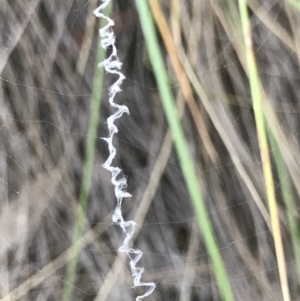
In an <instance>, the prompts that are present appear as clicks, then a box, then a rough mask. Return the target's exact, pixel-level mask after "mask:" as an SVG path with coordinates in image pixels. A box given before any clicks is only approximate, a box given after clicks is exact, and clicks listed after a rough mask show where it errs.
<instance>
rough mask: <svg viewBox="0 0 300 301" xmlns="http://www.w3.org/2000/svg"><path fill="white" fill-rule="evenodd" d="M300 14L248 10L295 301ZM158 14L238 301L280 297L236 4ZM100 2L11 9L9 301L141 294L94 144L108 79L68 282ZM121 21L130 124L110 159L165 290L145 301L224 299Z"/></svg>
mask: <svg viewBox="0 0 300 301" xmlns="http://www.w3.org/2000/svg"><path fill="white" fill-rule="evenodd" d="M149 2H151V1H149ZM291 3H292V2H291ZM291 3H290V2H289V1H284V0H248V6H249V14H250V18H251V26H252V27H251V28H252V35H253V48H254V53H255V57H256V60H257V65H258V71H259V75H260V79H261V84H262V87H263V89H262V90H263V93H262V94H263V97H262V98H263V102H264V107H265V116H266V125H267V128H268V129H269V131H272V133H273V136H274V137H275V139H274V137H273V136H272V137H273V138H272V137H271V136H269V154H270V156H271V160H272V171H273V179H274V191H275V196H276V200H277V206H278V211H279V219H280V228H281V233H282V240H283V245H284V254H285V262H284V263H283V265H284V266H285V267H286V270H287V277H288V281H289V291H290V295H291V299H290V300H294V301H296V300H300V292H299V277H298V275H297V265H298V266H299V264H300V263H299V260H297V254H298V253H297V252H295V251H296V250H297V237H298V236H299V233H298V210H299V209H298V208H299V192H300V186H299V185H300V184H299V183H300V181H299V179H300V168H299V167H300V166H299V128H300V127H299V121H300V119H299V112H300V110H299V109H300V107H299V95H300V75H299V58H300V39H299V38H300V37H299V32H300V31H299V25H300V24H299V23H300V15H299V11H297V9H296V7H294V6H293V5H292V4H291ZM161 5H162V8H163V11H164V18H166V20H167V24H168V26H169V28H170V30H171V32H172V39H173V43H175V45H176V51H177V54H178V56H179V58H180V62H181V66H182V72H183V73H184V74H186V76H187V78H188V79H189V81H190V89H191V91H192V96H193V98H194V99H195V101H196V104H197V105H196V108H195V107H194V109H192V110H190V106H189V105H185V101H186V97H184V95H185V94H184V87H182V85H181V84H180V81H178V79H177V77H176V72H174V69H173V67H174V66H173V65H172V61H171V60H170V57H171V56H172V53H170V51H169V50H168V47H166V46H165V43H164V42H165V40H164V36H163V35H161V34H160V33H159V26H158V25H157V33H158V35H159V37H160V43H161V44H160V46H161V50H162V51H163V54H164V58H165V63H166V68H167V72H168V74H169V81H170V87H171V88H172V92H173V95H174V96H175V98H176V99H177V104H178V111H179V115H181V116H182V125H183V127H184V132H185V135H186V139H187V141H188V148H189V150H190V152H191V155H192V158H193V163H194V166H195V169H196V172H197V175H198V179H199V185H201V188H202V191H203V195H204V200H205V203H206V207H207V210H208V212H209V213H208V214H209V218H210V221H211V223H212V225H213V228H214V232H215V236H216V240H217V243H218V248H219V251H220V253H221V255H222V258H223V261H224V265H225V267H226V271H227V277H228V280H229V283H230V286H231V289H232V291H233V294H234V296H235V300H243V301H252V300H272V301H276V300H278V301H279V300H283V297H282V293H281V290H282V282H281V281H280V278H279V274H280V273H279V272H280V271H279V263H278V258H276V248H275V247H274V240H273V236H276V235H277V234H278V233H274V232H273V231H272V223H271V220H270V212H269V207H268V200H267V197H266V188H265V182H264V174H263V168H262V161H261V155H260V149H259V144H258V138H257V131H256V125H255V118H254V111H253V105H252V101H251V93H250V88H249V81H248V78H247V67H246V61H245V55H244V53H243V50H242V47H241V43H242V33H241V31H240V24H239V22H240V21H239V9H238V5H237V3H236V2H235V1H222V0H220V1H215V0H202V1H200V0H189V1H181V0H168V1H161ZM96 7H97V1H96V0H90V1H86V0H76V1H75V0H65V1H60V0H57V1H51V0H28V1H17V0H2V1H1V5H0V28H1V39H0V120H1V127H0V141H1V144H0V160H1V164H0V180H1V181H0V195H1V202H0V262H1V264H0V301H4V300H6V301H13V300H24V301H25V300H61V298H62V294H63V290H64V289H65V287H67V286H71V288H72V297H71V300H78V301H79V300H85V301H87V300H97V301H100V300H101V301H104V300H118V301H119V300H134V297H135V296H136V295H137V293H138V292H139V291H138V290H135V289H132V288H131V286H132V278H131V276H130V271H129V267H128V261H127V258H126V257H124V256H123V255H122V254H119V253H118V248H119V246H120V245H121V242H122V240H123V236H122V232H121V230H120V229H119V228H118V227H116V226H114V225H112V224H111V213H112V211H113V210H114V207H115V197H114V191H113V187H112V185H111V183H110V174H109V173H108V172H107V171H106V170H104V169H103V168H102V166H101V164H103V162H104V161H105V160H106V158H107V156H108V150H107V145H106V143H105V142H104V141H103V140H101V139H100V137H105V136H107V127H106V124H105V119H106V118H107V117H108V116H109V115H110V113H111V108H110V107H109V105H108V103H107V88H108V87H109V85H110V84H111V83H112V82H113V80H114V79H113V78H112V77H109V76H106V77H105V79H104V83H103V88H99V89H100V90H101V92H102V96H101V99H102V102H101V109H100V111H99V114H100V122H99V126H98V132H97V138H96V145H95V160H94V163H93V169H92V184H91V188H90V191H89V194H88V205H87V212H86V217H85V219H84V229H83V233H82V235H81V237H80V238H79V241H80V253H79V256H78V260H77V261H78V262H77V268H76V273H75V281H74V283H72V282H70V281H69V279H67V278H66V270H67V265H68V262H69V261H70V260H71V258H72V256H73V255H74V254H72V252H73V251H72V249H71V247H70V246H71V244H72V237H73V235H74V234H73V233H74V232H73V228H74V224H75V219H76V216H77V215H76V211H77V210H78V209H77V207H78V206H80V205H78V203H79V202H78V200H79V194H80V187H81V182H82V173H83V162H84V160H85V155H86V138H87V133H88V125H89V118H90V114H91V109H90V104H91V98H92V93H93V78H94V72H95V67H96V66H97V61H96V53H97V49H98V42H99V39H98V28H99V20H97V19H96V18H95V16H94V15H93V10H94V9H95V8H96ZM149 13H151V12H150V11H149ZM112 16H113V19H114V20H115V23H116V25H115V27H114V31H115V34H116V36H117V47H118V50H119V55H120V60H121V61H122V62H123V63H124V64H123V69H122V70H123V72H124V74H125V76H126V78H127V80H125V81H124V83H123V93H120V94H119V95H118V99H117V101H118V102H120V103H125V104H126V105H127V106H128V107H129V110H130V113H131V114H130V116H125V115H124V116H123V117H122V118H121V119H120V120H119V121H118V127H119V129H120V131H119V133H118V135H117V139H116V140H115V145H116V147H117V150H118V155H117V160H116V164H118V166H120V167H122V168H123V170H124V173H125V174H126V175H127V176H128V183H129V188H128V191H130V192H131V193H132V195H133V197H132V198H131V199H126V201H125V203H124V212H125V216H126V217H128V218H133V219H134V220H135V221H136V222H137V223H138V224H139V225H140V227H138V233H137V236H136V239H135V242H134V243H135V245H137V246H138V247H139V248H140V249H141V250H143V251H144V256H143V258H142V260H141V264H142V265H143V266H144V267H145V268H146V272H145V273H144V276H143V279H144V280H145V281H146V280H149V281H154V282H156V283H157V288H156V290H155V291H154V293H153V294H152V295H151V296H150V297H148V299H147V300H149V301H150V300H165V301H167V300H180V301H187V300H193V301H196V300H205V301H208V300H221V298H220V294H219V289H218V283H217V282H216V279H215V276H214V271H213V269H212V265H211V264H210V260H209V256H208V255H209V254H208V252H207V249H206V246H205V244H204V241H203V235H202V233H201V231H200V229H199V226H198V223H197V216H196V215H195V212H194V210H193V206H192V203H191V200H190V198H189V194H188V192H187V188H186V184H185V181H184V178H183V175H182V172H181V168H180V164H179V161H178V156H177V153H176V151H175V149H174V147H173V143H172V138H171V135H170V132H169V128H168V123H167V121H166V118H165V114H164V111H163V107H162V104H161V99H160V95H159V91H158V88H157V83H156V81H155V77H154V74H153V68H152V66H151V63H150V61H149V55H148V54H147V51H146V48H145V41H144V36H143V32H142V29H141V26H140V24H139V15H138V12H137V10H136V8H135V5H134V1H133V0H116V1H114V6H113V13H112ZM99 87H101V83H99ZM200 87H202V88H203V91H204V92H203V93H204V94H202V95H199V89H200ZM207 106H209V108H210V109H209V110H207ZM195 121H196V122H195ZM275 140H276V141H275ZM278 158H281V160H280V159H278ZM278 160H279V161H278ZM278 162H279V163H278ZM280 162H281V165H280ZM277 163H278V164H279V165H278V164H277ZM278 166H279V167H278ZM287 199H288V200H289V201H290V202H289V203H288V202H287ZM291 223H292V225H291ZM272 232H273V234H272ZM298 248H299V247H298ZM298 257H299V254H298Z"/></svg>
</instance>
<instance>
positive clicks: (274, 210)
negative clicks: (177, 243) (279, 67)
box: [239, 0, 290, 301]
mask: <svg viewBox="0 0 300 301" xmlns="http://www.w3.org/2000/svg"><path fill="white" fill-rule="evenodd" d="M239 8H240V16H241V24H242V29H243V37H244V51H245V57H246V61H247V69H248V70H247V71H248V77H249V84H250V90H251V97H252V103H253V109H254V116H255V123H256V129H257V136H258V141H259V148H260V154H261V160H262V166H263V173H264V180H265V187H266V192H267V198H268V204H269V210H270V217H271V226H272V232H273V238H274V245H275V251H276V257H277V263H278V271H279V277H280V283H281V289H282V294H283V300H284V301H290V293H289V287H288V280H287V270H286V264H285V256H284V248H283V243H282V236H281V230H280V221H279V214H278V207H277V202H276V197H275V190H274V180H273V175H272V168H271V159H270V154H269V146H268V140H267V132H266V126H265V118H264V110H263V103H262V97H261V95H262V92H261V82H260V78H259V75H258V70H257V65H256V59H255V56H254V52H253V47H252V32H251V26H250V20H249V15H248V7H247V3H246V0H239Z"/></svg>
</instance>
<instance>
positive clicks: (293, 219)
mask: <svg viewBox="0 0 300 301" xmlns="http://www.w3.org/2000/svg"><path fill="white" fill-rule="evenodd" d="M268 136H269V140H270V144H271V147H272V153H273V157H274V161H275V166H276V170H277V173H278V178H279V185H280V189H281V191H282V197H283V201H284V204H285V207H286V215H287V219H288V225H289V229H290V233H291V238H292V244H293V249H294V256H295V260H296V268H297V274H298V281H299V283H300V233H299V227H298V218H297V208H296V204H295V202H294V198H293V192H292V185H291V182H290V180H289V177H287V174H288V170H287V168H286V166H285V163H284V160H283V158H282V154H281V152H280V150H279V147H278V144H277V142H276V140H275V138H274V136H273V135H272V133H271V131H270V130H268Z"/></svg>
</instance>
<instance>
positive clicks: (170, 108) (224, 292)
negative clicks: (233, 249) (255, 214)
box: [136, 0, 234, 301]
mask: <svg viewBox="0 0 300 301" xmlns="http://www.w3.org/2000/svg"><path fill="white" fill-rule="evenodd" d="M136 5H137V9H138V12H139V16H140V21H141V25H142V29H143V32H144V35H145V39H146V42H147V47H148V53H149V56H150V60H151V62H152V65H153V69H154V73H155V77H156V81H157V84H158V86H159V91H160V94H161V98H162V103H163V107H164V110H165V114H166V117H167V120H168V122H169V125H170V129H171V132H172V136H173V140H174V142H175V147H176V150H177V153H178V155H179V160H180V165H181V168H182V172H183V175H184V178H185V181H186V184H187V188H188V191H189V194H190V197H191V200H192V202H193V205H194V208H195V211H196V215H197V220H198V223H199V227H200V229H201V231H202V233H203V238H204V241H205V244H206V247H207V249H208V253H209V256H210V259H211V261H212V264H213V267H214V271H215V275H216V279H217V282H218V285H219V288H220V294H221V296H222V298H223V300H225V301H233V300H234V297H233V293H232V291H231V287H230V284H229V281H228V278H227V274H226V271H225V267H224V263H223V260H222V257H221V254H220V251H219V250H218V246H217V242H216V238H215V235H214V232H213V229H212V225H211V222H210V220H209V217H208V215H207V211H206V208H205V204H204V200H203V196H202V192H201V189H200V187H199V181H198V179H197V177H196V173H195V169H194V166H193V163H192V159H191V157H190V153H189V151H188V148H187V143H186V139H185V136H184V132H183V129H182V126H181V123H180V121H179V118H178V114H177V111H176V108H175V104H174V99H173V96H172V93H171V91H170V88H169V85H168V77H167V73H166V70H165V67H164V63H163V59H162V56H161V53H160V49H159V46H158V41H157V38H156V35H155V30H154V24H153V20H152V17H151V15H150V13H149V11H150V10H149V7H148V4H147V0H137V1H136Z"/></svg>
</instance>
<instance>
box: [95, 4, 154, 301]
mask: <svg viewBox="0 0 300 301" xmlns="http://www.w3.org/2000/svg"><path fill="white" fill-rule="evenodd" d="M110 1H111V0H102V4H101V5H100V6H99V7H98V8H97V9H96V10H95V11H94V14H95V15H96V16H97V17H99V18H104V19H106V20H107V22H108V24H107V25H106V26H105V27H103V28H101V29H100V30H99V33H100V37H101V47H103V48H104V49H107V48H108V47H111V49H112V52H111V55H110V56H109V57H108V58H107V59H105V60H104V61H103V62H101V63H100V64H99V67H104V68H105V70H106V72H107V73H109V74H115V75H117V76H118V79H117V80H116V81H115V82H114V84H113V85H112V86H111V87H110V88H109V103H110V105H111V106H112V107H113V108H114V109H116V111H115V112H114V113H113V114H112V115H111V116H110V117H109V118H108V119H107V125H108V130H109V136H108V137H107V138H102V139H104V140H105V141H106V142H107V144H108V149H109V157H108V159H107V160H106V162H105V163H104V164H103V167H104V168H106V169H107V170H109V171H110V172H111V175H112V178H111V182H112V184H113V185H114V187H115V195H116V198H117V206H116V209H115V211H114V213H113V216H112V220H113V222H114V223H115V224H117V225H119V226H120V227H121V228H122V229H123V232H124V233H125V240H124V242H123V245H122V246H121V247H120V248H119V251H120V252H124V253H126V254H127V255H128V257H129V258H130V269H131V273H132V276H133V282H134V287H139V286H144V287H148V290H147V291H146V292H145V294H143V295H141V296H138V297H137V298H136V300H137V301H141V300H143V299H144V298H145V297H147V296H149V295H150V294H151V293H152V292H153V290H154V289H155V287H156V284H155V283H153V282H147V283H145V282H142V281H141V277H142V274H143V272H144V268H143V267H137V263H138V261H139V260H140V258H141V257H142V255H143V252H142V251H141V250H139V249H136V248H133V247H132V242H131V240H132V236H133V234H134V231H135V227H136V223H135V222H134V221H133V220H130V221H125V220H124V218H123V215H122V202H123V199H124V198H128V197H131V194H130V193H128V192H127V191H126V187H127V179H126V177H125V176H124V175H122V169H121V168H119V167H115V166H112V161H113V159H114V158H115V156H116V148H115V147H114V145H113V138H114V135H115V134H116V133H117V132H118V128H117V127H116V125H115V124H114V122H115V120H116V119H118V118H120V117H121V116H122V115H123V114H124V113H127V114H129V110H128V108H127V107H126V106H125V105H120V104H117V103H115V102H114V99H115V96H116V94H117V93H118V92H120V91H121V88H120V86H121V84H122V82H123V80H124V79H125V76H124V75H123V74H122V73H121V72H120V71H119V70H120V69H121V66H122V63H121V62H120V61H119V58H118V54H117V48H116V46H115V41H116V38H115V34H114V32H113V31H112V26H114V21H113V20H111V19H110V18H108V17H107V16H105V15H104V14H103V13H102V10H103V9H104V8H105V7H106V6H107V5H108V4H109V2H110ZM117 178H119V179H117Z"/></svg>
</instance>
